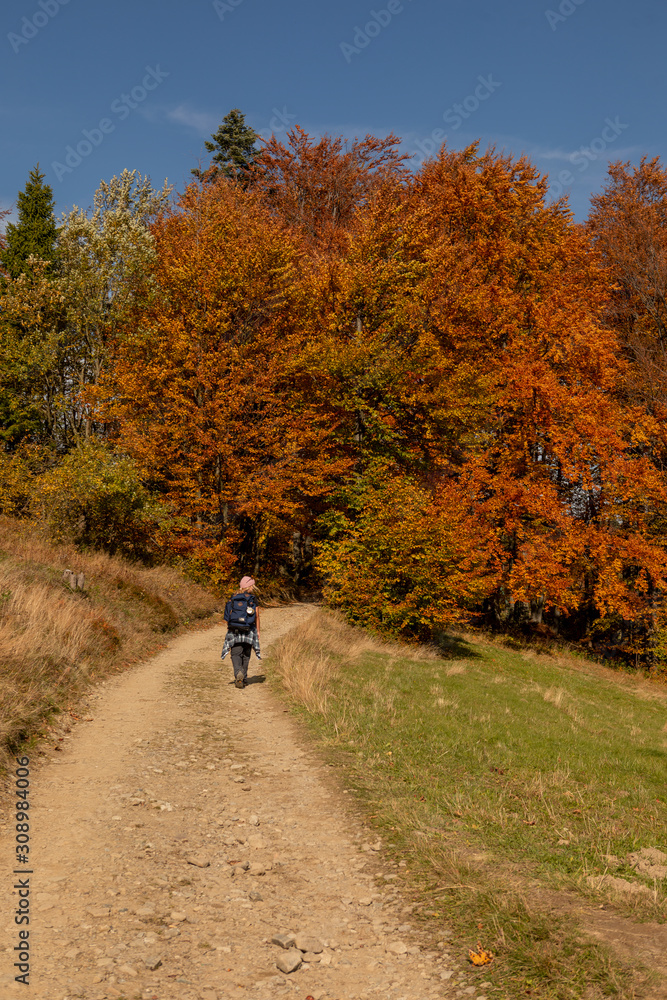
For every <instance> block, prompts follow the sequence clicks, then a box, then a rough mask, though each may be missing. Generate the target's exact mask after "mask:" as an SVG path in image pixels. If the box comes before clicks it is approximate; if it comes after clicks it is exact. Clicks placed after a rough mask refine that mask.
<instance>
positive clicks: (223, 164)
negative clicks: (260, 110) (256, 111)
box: [192, 108, 259, 183]
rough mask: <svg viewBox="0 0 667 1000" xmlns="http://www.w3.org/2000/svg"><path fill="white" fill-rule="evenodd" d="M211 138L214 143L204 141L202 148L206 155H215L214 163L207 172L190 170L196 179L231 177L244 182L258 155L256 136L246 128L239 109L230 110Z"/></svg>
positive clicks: (257, 137)
mask: <svg viewBox="0 0 667 1000" xmlns="http://www.w3.org/2000/svg"><path fill="white" fill-rule="evenodd" d="M211 139H212V140H213V142H208V141H206V143H205V146H206V149H207V150H208V151H209V153H214V154H215V155H214V156H213V160H212V162H211V164H210V166H209V167H208V168H207V169H206V170H199V169H196V170H193V171H192V173H193V174H194V175H195V177H197V178H198V179H199V180H203V181H215V180H217V179H218V178H219V177H230V178H232V179H234V180H238V181H241V183H247V180H248V174H249V172H250V169H251V167H252V165H253V163H254V162H255V159H256V158H257V155H258V153H259V149H257V147H256V145H255V143H256V142H257V140H258V139H259V136H258V134H257V133H256V132H255V131H254V130H253V129H251V128H249V126H248V125H246V123H245V115H244V114H243V113H242V112H241V111H239V109H238V108H232V110H231V111H230V112H229V114H228V115H225V117H224V118H223V119H222V124H221V125H220V128H219V129H218V131H217V132H214V133H213V135H212V136H211Z"/></svg>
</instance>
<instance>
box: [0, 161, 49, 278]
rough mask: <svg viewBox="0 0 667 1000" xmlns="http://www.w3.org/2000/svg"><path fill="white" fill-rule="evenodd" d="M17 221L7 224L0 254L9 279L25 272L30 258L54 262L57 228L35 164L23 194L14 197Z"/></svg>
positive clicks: (42, 176) (2, 265) (47, 192)
mask: <svg viewBox="0 0 667 1000" xmlns="http://www.w3.org/2000/svg"><path fill="white" fill-rule="evenodd" d="M17 204H18V216H19V217H18V222H17V223H16V225H13V223H11V222H10V223H8V225H7V230H6V233H5V236H6V244H7V245H6V247H5V248H4V249H3V250H2V251H0V267H1V268H2V270H3V271H5V272H6V274H7V276H8V277H10V278H18V277H19V275H21V274H23V273H25V272H26V271H27V270H28V268H27V264H26V262H27V260H28V258H29V257H30V256H33V257H39V258H40V260H45V261H48V262H49V264H53V262H54V260H55V259H56V239H57V234H58V231H57V228H56V220H55V216H54V214H53V208H54V204H55V203H54V199H53V191H52V189H51V187H50V185H49V184H45V183H44V174H42V173H40V171H39V164H37V166H36V167H34V168H33V169H32V170H31V171H30V176H29V178H28V182H27V184H26V186H25V191H19V195H18V200H17Z"/></svg>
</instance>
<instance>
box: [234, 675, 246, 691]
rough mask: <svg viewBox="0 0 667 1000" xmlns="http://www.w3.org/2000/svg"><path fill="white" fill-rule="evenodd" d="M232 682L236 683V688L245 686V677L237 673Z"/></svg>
mask: <svg viewBox="0 0 667 1000" xmlns="http://www.w3.org/2000/svg"><path fill="white" fill-rule="evenodd" d="M234 683H235V684H236V686H237V688H242V687H245V678H244V676H243V674H237V675H236V677H235V678H234Z"/></svg>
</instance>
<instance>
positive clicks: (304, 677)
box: [269, 612, 667, 1000]
mask: <svg viewBox="0 0 667 1000" xmlns="http://www.w3.org/2000/svg"><path fill="white" fill-rule="evenodd" d="M269 669H273V670H276V671H277V672H278V673H279V674H280V676H281V680H282V683H283V685H284V687H285V689H286V691H287V692H288V694H289V696H290V697H291V698H292V699H293V701H294V703H295V704H296V705H298V706H299V707H300V709H301V710H302V711H303V712H304V713H305V714H306V716H307V719H308V721H309V723H310V725H311V726H312V727H314V729H315V730H316V732H317V735H318V737H319V739H320V741H321V743H322V745H323V747H324V748H325V753H326V754H328V755H329V758H330V759H332V760H335V761H336V762H337V763H339V764H341V765H342V766H343V768H344V769H345V773H346V779H347V781H348V782H349V784H350V787H352V788H354V790H355V792H356V793H357V795H358V797H359V800H360V802H361V803H362V804H363V807H364V809H365V810H366V813H367V815H368V817H369V819H370V820H371V822H372V823H373V824H374V825H375V826H376V828H378V829H379V830H380V831H381V832H382V833H383V835H384V837H385V843H386V844H387V846H388V851H389V855H390V857H391V858H392V859H393V862H394V865H395V872H396V874H397V875H398V877H399V879H403V880H404V883H405V888H406V889H407V890H408V891H411V892H414V894H415V899H416V901H417V910H416V913H418V914H420V915H421V917H422V918H423V920H424V925H425V929H426V930H428V931H432V934H433V941H434V942H437V941H438V940H439V939H440V940H443V939H447V938H449V943H448V944H447V945H446V947H449V948H450V949H451V950H452V951H453V952H454V954H455V956H457V960H458V964H459V971H458V972H456V973H455V977H456V976H458V977H459V978H461V979H462V980H463V981H462V983H461V985H462V986H467V985H469V984H470V983H474V982H475V981H477V982H479V981H482V980H483V981H485V982H491V983H493V987H494V988H493V990H489V989H485V990H484V991H483V992H485V993H492V995H495V996H502V997H509V998H512V1000H514V998H515V997H518V996H525V995H530V996H532V997H540V998H550V1000H552V998H553V1000H555V998H558V1000H564V998H570V997H585V998H587V1000H593V998H596V997H607V996H614V997H619V998H621V997H622V998H630V997H635V996H640V995H643V991H642V987H641V984H642V982H645V977H644V974H643V972H642V971H641V970H640V971H638V969H637V968H634V969H633V968H631V967H629V966H628V965H626V964H624V963H622V962H621V961H619V960H618V959H617V958H615V957H614V956H613V955H612V954H611V952H610V951H608V950H607V949H606V948H605V947H604V946H601V945H600V944H599V943H596V942H595V941H594V940H593V939H592V938H591V937H590V936H588V935H587V934H586V924H587V919H586V917H585V916H584V917H583V918H582V919H581V921H580V924H579V925H578V924H577V922H576V921H575V920H574V918H573V917H572V916H571V915H570V914H569V913H568V910H569V911H571V910H572V909H573V907H572V903H573V901H578V903H579V904H582V905H583V906H584V908H585V910H586V912H587V913H588V915H589V916H591V915H594V914H595V911H596V908H599V907H605V908H606V910H607V912H609V911H611V912H615V913H617V914H618V915H619V917H623V916H625V917H626V918H628V919H632V920H637V919H647V918H650V919H653V920H659V921H661V922H662V921H663V920H664V919H665V917H666V915H667V897H666V895H665V886H666V885H667V883H665V882H663V881H662V880H661V879H658V880H656V879H655V878H652V877H651V874H650V872H646V873H644V874H641V873H640V872H639V871H638V870H636V869H635V868H634V867H633V866H632V862H631V859H629V858H628V855H629V854H631V853H632V852H635V851H637V850H639V849H641V848H654V847H658V848H666V847H667V833H666V830H667V792H666V789H665V762H666V761H667V752H666V749H665V747H666V743H665V732H664V728H665V709H666V707H667V697H666V695H667V693H666V692H665V691H664V689H661V688H659V687H658V686H657V685H652V684H649V683H648V682H647V681H643V680H641V679H636V678H632V677H630V676H629V675H622V674H618V673H614V672H612V671H611V670H607V669H605V668H602V667H600V666H598V665H596V664H593V663H589V662H587V661H585V660H577V659H574V658H571V657H565V656H558V655H548V654H541V655H538V654H536V653H534V652H531V651H524V652H521V651H513V650H509V649H505V648H503V647H501V646H500V645H497V644H490V643H487V642H485V641H483V640H477V639H468V640H466V639H463V638H462V639H460V640H458V641H455V642H453V643H452V645H451V647H450V649H449V651H448V653H447V654H445V655H438V654H436V653H434V652H432V651H429V650H425V649H406V648H404V647H399V646H393V647H392V646H382V645H381V644H379V643H376V642H373V641H372V640H371V639H369V638H368V637H367V636H365V635H364V634H363V633H359V632H358V631H355V630H352V629H349V628H348V627H347V626H346V625H344V624H343V623H341V622H340V621H339V620H338V619H337V618H335V617H334V616H331V615H328V614H326V613H324V612H322V613H318V615H317V616H316V617H315V618H314V619H312V620H311V621H310V623H309V624H308V625H307V626H306V627H304V628H303V629H301V630H298V631H296V632H294V633H291V634H290V635H288V636H287V637H285V638H284V639H283V640H282V642H281V644H280V645H279V646H278V647H277V648H276V649H275V651H274V652H273V655H272V657H271V660H270V663H269ZM605 874H607V876H608V875H609V874H613V877H614V878H622V879H625V880H627V881H628V882H629V883H631V884H632V886H633V887H634V889H635V892H621V893H619V892H618V889H614V887H613V884H612V883H610V882H609V879H608V878H607V880H606V881H605V882H603V883H602V884H600V883H592V882H591V881H589V880H592V879H593V878H595V877H600V876H605ZM394 884H395V883H394ZM618 885H623V883H617V886H618ZM592 926H593V924H591V927H592ZM448 930H449V932H450V933H448ZM478 941H480V942H481V944H482V947H483V948H484V949H489V950H491V951H492V952H493V953H494V956H495V957H494V959H493V961H492V962H491V963H490V964H488V965H485V966H483V968H481V969H480V970H479V972H478V973H475V972H474V971H473V967H472V966H471V965H470V966H469V968H470V972H469V973H465V972H464V971H463V967H464V966H465V965H466V959H467V956H468V950H469V948H471V947H472V948H473V949H476V947H477V942H478ZM639 957H640V956H638V957H637V961H636V965H637V967H639V966H640V965H641V963H640V961H639Z"/></svg>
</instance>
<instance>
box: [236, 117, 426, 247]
mask: <svg viewBox="0 0 667 1000" xmlns="http://www.w3.org/2000/svg"><path fill="white" fill-rule="evenodd" d="M399 142H400V140H399V139H398V138H397V137H396V136H395V135H389V136H387V137H386V138H385V139H378V138H376V137H375V136H370V135H367V136H366V137H365V138H364V139H354V140H353V141H352V142H349V143H347V142H344V141H343V139H341V138H339V137H332V136H328V135H326V136H324V137H323V138H322V139H320V140H319V141H315V139H314V138H312V136H309V135H308V134H307V133H306V132H305V131H304V130H303V129H302V128H300V127H299V126H298V125H297V126H296V127H295V128H294V129H292V130H291V131H290V132H288V133H287V142H286V143H282V142H281V141H280V140H279V139H278V138H277V137H276V136H275V135H273V136H271V139H270V140H269V141H268V142H267V143H266V145H265V147H264V149H263V150H262V152H261V154H260V155H259V156H258V158H257V163H256V168H255V171H254V173H255V174H256V178H257V180H256V183H257V185H258V187H259V189H260V191H261V192H262V193H263V196H264V199H265V201H266V203H267V204H268V205H269V206H270V207H271V209H272V210H273V211H274V212H275V213H276V215H277V216H278V218H279V219H281V220H282V221H284V222H285V223H287V224H288V225H289V226H292V227H294V228H296V229H297V230H298V231H299V232H300V233H301V234H302V235H303V236H305V237H306V239H307V240H308V241H309V242H312V243H314V244H316V245H318V246H320V247H326V246H333V245H334V244H335V242H336V239H337V235H338V234H342V233H344V232H345V230H346V229H347V228H348V227H349V226H350V225H351V222H352V219H353V216H354V213H355V211H357V210H359V209H360V208H362V207H363V206H364V205H365V204H366V203H367V202H368V201H369V199H370V198H371V196H372V193H373V192H374V191H375V190H377V189H378V187H379V186H381V184H382V183H383V182H387V181H393V180H394V179H398V178H400V177H402V176H403V175H404V174H405V170H404V168H403V166H402V164H403V161H404V160H406V159H407V156H404V155H401V154H400V153H399V152H398V145H399Z"/></svg>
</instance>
